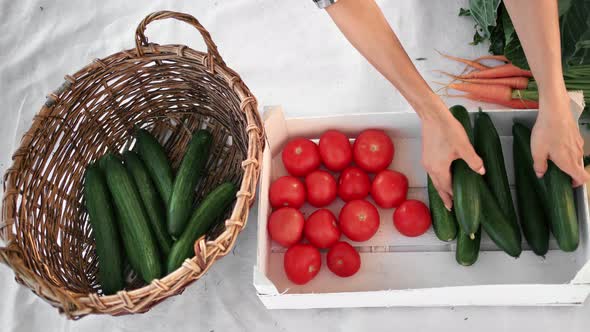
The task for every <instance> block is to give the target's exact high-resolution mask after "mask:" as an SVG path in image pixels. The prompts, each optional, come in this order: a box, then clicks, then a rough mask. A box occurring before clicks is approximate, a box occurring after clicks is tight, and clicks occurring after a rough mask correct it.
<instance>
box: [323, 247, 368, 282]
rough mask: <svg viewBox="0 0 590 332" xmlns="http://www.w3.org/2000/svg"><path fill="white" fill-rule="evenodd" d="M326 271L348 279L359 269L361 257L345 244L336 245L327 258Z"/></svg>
mask: <svg viewBox="0 0 590 332" xmlns="http://www.w3.org/2000/svg"><path fill="white" fill-rule="evenodd" d="M327 263H328V269H330V271H332V272H333V273H334V274H335V275H337V276H339V277H343V278H345V277H350V276H351V275H353V274H355V273H356V272H357V271H358V270H359V269H360V268H361V255H359V253H358V252H357V251H356V250H355V249H354V247H353V246H351V245H350V244H348V243H346V242H342V241H341V242H338V243H336V244H335V245H334V246H333V247H332V248H331V249H330V251H328V256H327Z"/></svg>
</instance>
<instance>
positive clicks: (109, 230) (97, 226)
mask: <svg viewBox="0 0 590 332" xmlns="http://www.w3.org/2000/svg"><path fill="white" fill-rule="evenodd" d="M84 200H85V203H86V210H87V211H88V217H89V219H90V224H91V225H92V232H93V234H94V241H95V243H96V255H97V256H98V281H99V282H100V285H101V287H102V291H103V293H104V294H106V295H110V294H115V293H116V292H118V291H120V290H122V289H123V288H124V287H125V278H124V275H123V255H122V250H121V247H120V244H119V230H118V229H117V220H116V219H115V211H114V208H113V206H112V205H111V195H110V193H109V189H108V187H107V184H106V182H105V179H104V176H103V174H102V172H101V170H100V169H99V167H98V166H97V165H94V164H91V165H89V166H88V167H87V168H86V173H85V175H84Z"/></svg>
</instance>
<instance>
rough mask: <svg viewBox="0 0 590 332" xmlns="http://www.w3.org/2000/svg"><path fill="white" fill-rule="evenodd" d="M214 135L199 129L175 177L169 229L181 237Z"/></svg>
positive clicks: (170, 204)
mask: <svg viewBox="0 0 590 332" xmlns="http://www.w3.org/2000/svg"><path fill="white" fill-rule="evenodd" d="M211 142H213V136H211V133H209V132H208V131H207V130H198V131H197V132H195V133H194V134H193V137H192V138H191V141H190V142H189V144H188V147H187V149H186V152H185V154H184V157H182V162H181V163H180V167H179V168H178V172H177V173H176V179H174V186H173V187H172V195H171V196H170V203H169V207H168V231H169V232H170V234H171V235H172V236H175V237H179V236H180V235H181V234H182V231H183V230H184V228H185V226H186V222H187V220H188V218H189V217H190V214H191V210H192V207H193V200H194V190H195V187H196V186H197V183H198V182H199V179H200V178H201V175H202V174H203V173H204V171H205V165H206V164H207V160H208V159H209V150H210V148H211Z"/></svg>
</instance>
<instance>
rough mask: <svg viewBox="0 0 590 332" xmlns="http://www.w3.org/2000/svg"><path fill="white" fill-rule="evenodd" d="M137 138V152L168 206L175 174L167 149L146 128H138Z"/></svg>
mask: <svg viewBox="0 0 590 332" xmlns="http://www.w3.org/2000/svg"><path fill="white" fill-rule="evenodd" d="M135 138H136V139H137V142H136V146H137V152H138V153H139V155H140V156H141V159H142V160H143V162H144V163H145V167H146V168H147V170H148V172H149V173H150V175H151V177H152V180H153V181H154V184H155V185H156V188H157V189H158V192H159V193H160V197H161V198H162V201H163V202H164V205H165V206H166V208H168V201H169V200H170V194H171V193H172V182H173V179H174V175H173V172H172V167H170V163H169V162H168V157H167V156H166V151H164V148H163V147H162V145H160V143H159V142H158V140H157V139H156V138H155V137H154V136H153V135H152V134H150V133H149V132H148V131H147V130H145V129H139V130H137V132H136V133H135Z"/></svg>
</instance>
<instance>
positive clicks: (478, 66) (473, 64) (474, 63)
mask: <svg viewBox="0 0 590 332" xmlns="http://www.w3.org/2000/svg"><path fill="white" fill-rule="evenodd" d="M436 52H438V54H440V55H442V56H443V57H445V58H447V59H450V60H453V61H457V62H461V63H464V64H466V65H468V66H470V67H473V68H475V69H477V70H486V69H490V67H488V66H486V65H482V64H481V63H479V62H477V61H471V60H469V59H463V58H459V57H456V56H452V55H448V54H444V53H441V52H439V51H436Z"/></svg>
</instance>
